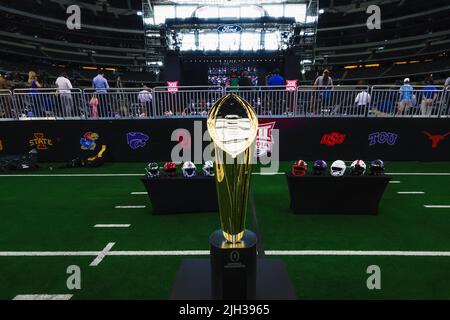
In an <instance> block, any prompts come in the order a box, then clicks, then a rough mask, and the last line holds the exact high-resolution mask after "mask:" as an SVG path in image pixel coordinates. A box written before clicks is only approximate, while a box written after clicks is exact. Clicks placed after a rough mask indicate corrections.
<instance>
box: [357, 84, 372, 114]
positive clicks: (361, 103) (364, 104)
mask: <svg viewBox="0 0 450 320" xmlns="http://www.w3.org/2000/svg"><path fill="white" fill-rule="evenodd" d="M371 99H372V97H371V96H370V94H369V93H368V92H367V90H366V89H362V91H361V92H360V93H358V95H357V96H356V99H355V104H356V112H355V113H354V114H352V115H365V116H366V115H367V110H368V109H369V106H370V102H371Z"/></svg>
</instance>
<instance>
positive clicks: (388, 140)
mask: <svg viewBox="0 0 450 320" xmlns="http://www.w3.org/2000/svg"><path fill="white" fill-rule="evenodd" d="M397 138H398V134H396V133H392V132H373V133H371V134H369V145H370V146H374V145H376V144H388V145H389V146H393V145H395V144H396V143H397Z"/></svg>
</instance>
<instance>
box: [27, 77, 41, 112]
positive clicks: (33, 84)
mask: <svg viewBox="0 0 450 320" xmlns="http://www.w3.org/2000/svg"><path fill="white" fill-rule="evenodd" d="M28 84H29V85H30V93H31V100H32V107H33V108H34V111H37V110H38V109H40V104H39V96H38V95H37V94H38V91H39V89H40V88H42V84H41V83H40V82H39V79H38V76H37V74H36V73H35V72H34V71H30V72H29V73H28ZM23 111H24V112H26V114H25V115H26V116H28V117H30V118H31V117H34V116H35V112H33V110H28V109H27V108H25V110H23Z"/></svg>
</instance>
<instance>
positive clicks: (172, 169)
mask: <svg viewBox="0 0 450 320" xmlns="http://www.w3.org/2000/svg"><path fill="white" fill-rule="evenodd" d="M163 169H164V175H165V176H167V177H174V176H176V174H177V165H176V164H175V163H173V162H166V163H165V164H164V167H163Z"/></svg>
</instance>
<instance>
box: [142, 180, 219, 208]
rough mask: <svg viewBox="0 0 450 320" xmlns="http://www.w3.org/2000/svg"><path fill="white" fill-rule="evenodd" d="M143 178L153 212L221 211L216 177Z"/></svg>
mask: <svg viewBox="0 0 450 320" xmlns="http://www.w3.org/2000/svg"><path fill="white" fill-rule="evenodd" d="M141 180H142V183H143V184H144V186H145V188H146V189H147V191H148V195H149V198H150V202H151V203H152V207H153V214H171V213H190V212H218V211H219V209H218V205H217V194H216V183H215V180H214V177H207V176H203V175H198V176H195V177H193V178H185V177H184V176H183V175H181V174H179V175H177V176H175V177H164V176H160V177H157V178H142V179H141Z"/></svg>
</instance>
